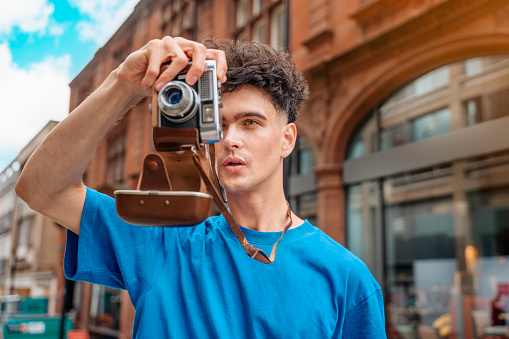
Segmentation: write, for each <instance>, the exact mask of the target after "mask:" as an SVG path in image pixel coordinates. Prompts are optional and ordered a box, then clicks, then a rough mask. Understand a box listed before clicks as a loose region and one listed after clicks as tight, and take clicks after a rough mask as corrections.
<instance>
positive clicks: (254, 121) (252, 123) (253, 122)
mask: <svg viewBox="0 0 509 339" xmlns="http://www.w3.org/2000/svg"><path fill="white" fill-rule="evenodd" d="M245 125H248V126H255V125H259V123H258V121H256V120H246V122H245Z"/></svg>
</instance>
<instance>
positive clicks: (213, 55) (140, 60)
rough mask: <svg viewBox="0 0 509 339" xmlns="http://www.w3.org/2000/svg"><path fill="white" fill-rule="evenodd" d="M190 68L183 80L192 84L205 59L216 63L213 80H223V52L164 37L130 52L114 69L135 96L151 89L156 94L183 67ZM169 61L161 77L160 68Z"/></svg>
mask: <svg viewBox="0 0 509 339" xmlns="http://www.w3.org/2000/svg"><path fill="white" fill-rule="evenodd" d="M189 59H191V61H192V66H191V68H190V69H189V71H188V73H187V77H186V82H187V83H188V84H189V85H191V86H192V85H194V84H195V83H196V81H198V78H199V77H200V76H201V75H202V74H203V72H204V70H205V60H216V62H217V78H218V80H219V81H221V82H225V81H226V70H227V65H226V57H225V54H224V52H223V51H219V50H213V49H207V48H206V47H205V46H204V45H203V44H201V43H198V42H194V41H190V40H186V39H183V38H172V37H169V36H167V37H164V38H163V39H161V40H158V39H157V40H151V41H150V42H148V43H147V44H146V45H145V46H143V47H142V48H141V49H139V50H137V51H135V52H133V53H131V54H130V55H129V56H128V57H127V58H126V60H125V61H124V62H123V63H122V64H121V65H120V66H119V68H118V70H117V71H118V77H119V80H122V81H126V82H127V83H129V84H130V85H131V87H132V88H133V90H134V91H135V93H136V94H145V95H151V93H152V92H151V88H152V86H153V85H154V83H155V88H156V90H157V91H159V90H160V89H161V88H162V87H163V86H164V84H166V83H167V82H169V81H171V80H173V79H174V78H175V77H176V76H177V75H178V74H179V73H180V72H181V71H182V70H183V69H184V68H185V67H186V66H187V65H188V62H189ZM168 61H171V63H170V65H169V67H168V68H166V69H165V70H164V71H163V72H162V73H161V74H159V73H160V69H161V65H162V64H163V63H165V62H168Z"/></svg>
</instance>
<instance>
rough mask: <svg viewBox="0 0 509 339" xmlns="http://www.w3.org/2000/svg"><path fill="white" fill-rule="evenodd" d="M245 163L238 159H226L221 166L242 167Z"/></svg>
mask: <svg viewBox="0 0 509 339" xmlns="http://www.w3.org/2000/svg"><path fill="white" fill-rule="evenodd" d="M245 164H246V163H245V162H244V160H242V159H241V158H238V157H228V158H226V159H225V160H224V161H223V166H243V165H245Z"/></svg>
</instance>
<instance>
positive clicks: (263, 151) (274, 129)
mask: <svg viewBox="0 0 509 339" xmlns="http://www.w3.org/2000/svg"><path fill="white" fill-rule="evenodd" d="M222 102H223V109H222V112H221V113H222V117H223V139H222V140H221V141H220V142H218V143H216V144H215V150H216V169H217V174H218V177H219V181H220V183H221V186H222V187H223V188H224V189H225V191H226V192H228V193H251V192H255V191H263V192H267V193H269V192H270V191H271V190H279V189H281V190H282V188H283V175H282V173H283V172H282V166H283V162H282V160H283V158H284V157H286V156H288V155H289V154H290V152H291V150H292V149H293V146H294V144H295V137H296V131H295V125H294V124H287V123H286V117H285V116H283V114H281V113H279V112H277V111H276V109H275V108H274V106H273V105H272V103H271V102H270V101H269V99H268V98H267V97H266V96H265V95H264V94H262V92H260V91H258V90H257V89H255V88H253V87H244V88H242V89H240V90H238V91H236V92H233V93H225V94H223V98H222Z"/></svg>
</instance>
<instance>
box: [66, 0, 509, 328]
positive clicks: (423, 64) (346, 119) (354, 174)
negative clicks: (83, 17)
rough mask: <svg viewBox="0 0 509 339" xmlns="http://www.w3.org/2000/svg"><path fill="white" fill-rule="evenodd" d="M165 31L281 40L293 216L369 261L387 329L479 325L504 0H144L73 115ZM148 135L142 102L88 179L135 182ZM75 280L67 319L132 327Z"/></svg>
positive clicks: (109, 301)
mask: <svg viewBox="0 0 509 339" xmlns="http://www.w3.org/2000/svg"><path fill="white" fill-rule="evenodd" d="M288 3H289V7H288ZM288 14H289V24H288V26H287V25H286V22H285V18H286V16H287V15H288ZM287 28H288V30H287ZM164 35H172V36H183V37H187V38H192V39H195V40H201V39H203V38H207V37H228V38H236V39H241V40H247V41H250V40H257V41H261V42H264V43H268V44H272V45H274V46H277V47H284V46H285V41H286V40H285V39H286V37H289V40H288V42H289V44H288V46H289V50H290V53H291V54H292V55H293V57H294V59H295V61H296V62H297V64H298V66H299V68H300V69H301V70H302V71H303V72H304V73H305V75H306V78H307V79H308V82H309V84H310V91H311V95H310V99H309V102H308V103H307V105H306V107H305V109H304V111H303V112H302V116H301V119H300V120H299V121H298V123H297V125H298V129H299V135H300V139H299V144H298V149H297V150H296V151H295V152H294V154H293V155H292V159H291V160H290V166H289V172H288V173H289V176H288V185H287V190H288V196H289V200H290V202H291V204H292V208H293V210H294V211H295V212H296V213H297V214H300V215H301V216H303V217H305V218H307V219H309V220H310V221H312V222H313V223H314V224H316V226H318V227H320V228H322V229H323V230H324V231H325V232H327V233H328V234H329V235H331V236H332V237H333V238H335V239H336V240H337V241H338V242H340V243H342V244H345V245H346V246H347V247H348V248H349V249H351V250H352V251H353V252H354V253H355V254H357V255H358V256H359V257H361V258H362V259H363V260H364V261H365V262H366V263H367V265H368V267H369V268H370V269H371V271H372V272H373V274H374V275H375V277H376V278H377V279H378V281H379V283H380V285H381V286H382V288H383V289H384V292H385V300H386V311H387V312H386V317H387V325H388V333H389V337H391V338H410V337H411V338H415V337H418V336H420V337H425V336H426V335H428V336H427V337H426V338H428V337H429V338H439V331H442V332H440V335H443V334H444V333H445V334H447V333H446V332H448V334H449V335H450V337H455V338H472V337H473V336H474V331H476V330H477V331H479V334H482V331H483V329H484V328H485V327H486V325H488V323H489V312H490V300H491V299H493V297H494V296H495V295H496V294H497V293H501V294H502V297H503V298H506V299H509V295H505V294H504V293H503V292H504V291H505V286H506V284H509V263H507V259H509V257H508V256H509V248H508V246H507V244H508V243H509V224H508V223H507V222H505V220H507V218H506V217H505V216H509V165H508V164H509V155H508V154H509V140H508V139H509V137H508V136H507V135H508V134H507V133H506V132H505V131H506V130H507V128H508V127H509V120H508V119H509V117H507V116H508V115H509V109H508V108H507V107H509V105H508V104H509V99H508V98H509V58H508V55H509V3H508V2H507V1H505V0H419V1H413V0H408V1H401V0H341V1H338V0H293V1H283V0H171V1H163V0H141V1H140V3H139V4H138V6H137V7H136V9H135V10H134V12H133V14H132V15H131V16H130V17H129V18H128V19H127V20H126V22H125V23H124V24H123V25H122V27H120V28H119V30H118V31H117V32H116V33H115V34H114V35H113V36H112V37H111V39H110V40H109V41H108V42H107V43H106V44H105V46H104V47H102V48H101V49H99V50H98V51H97V53H96V55H95V57H94V58H93V60H92V61H91V62H90V63H89V64H88V65H87V66H86V67H85V68H84V69H83V71H82V72H81V73H80V74H79V75H78V76H77V77H76V78H75V79H74V80H73V81H72V82H71V84H70V86H71V103H70V108H71V110H72V109H74V108H75V107H76V106H77V105H78V104H79V103H80V102H81V101H83V99H84V98H86V96H87V95H89V94H90V93H91V92H92V91H93V90H94V88H95V87H97V86H98V85H99V84H100V83H101V82H102V81H103V80H104V79H105V78H106V76H107V75H108V74H109V72H111V70H113V69H114V68H116V67H117V66H118V65H119V63H120V62H122V61H123V60H124V59H125V57H126V56H127V55H128V54H129V53H130V52H132V51H134V50H136V49H138V48H140V47H142V46H143V45H144V44H145V43H146V42H147V41H149V40H150V39H154V38H160V37H162V36H164ZM150 135H151V121H150V116H149V114H148V100H145V101H144V102H142V103H140V104H139V105H138V106H136V107H134V108H132V109H131V110H130V111H129V112H128V113H127V115H126V118H125V119H123V120H122V121H121V122H120V123H119V124H118V126H116V128H115V129H114V130H113V131H112V132H111V134H110V135H109V137H108V138H107V139H106V140H105V141H104V143H103V144H102V145H101V147H100V148H99V150H98V152H97V154H96V156H95V158H94V159H93V160H92V161H91V163H90V166H89V168H88V170H87V172H86V175H85V182H86V184H87V185H88V186H90V187H92V188H94V189H97V190H100V191H103V192H106V193H108V194H111V193H112V191H113V190H114V189H117V188H134V187H135V185H136V183H137V179H138V175H139V173H140V170H141V165H142V161H143V158H144V156H145V155H146V154H147V153H149V152H151V150H152V145H151V137H150ZM436 272H441V273H440V274H435V273H436ZM78 290H79V291H80V292H81V293H78V294H77V297H76V298H77V299H79V300H81V303H80V304H81V309H80V311H79V315H80V317H79V319H80V323H79V324H78V326H79V327H82V328H87V329H89V331H90V332H91V333H93V334H94V335H97V338H99V337H101V338H102V337H119V338H128V337H129V336H130V332H131V326H132V321H133V317H134V310H133V308H132V306H131V305H130V303H129V297H128V295H127V294H126V293H124V292H122V293H120V292H118V291H115V290H110V289H108V288H104V287H99V286H91V285H89V284H83V285H80V288H79V289H78ZM501 291H502V292H501ZM507 305H509V301H508V302H507ZM506 312H509V310H506ZM487 315H488V317H487ZM486 319H487V320H486ZM446 325H449V327H447V326H446ZM99 335H102V336H99Z"/></svg>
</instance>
